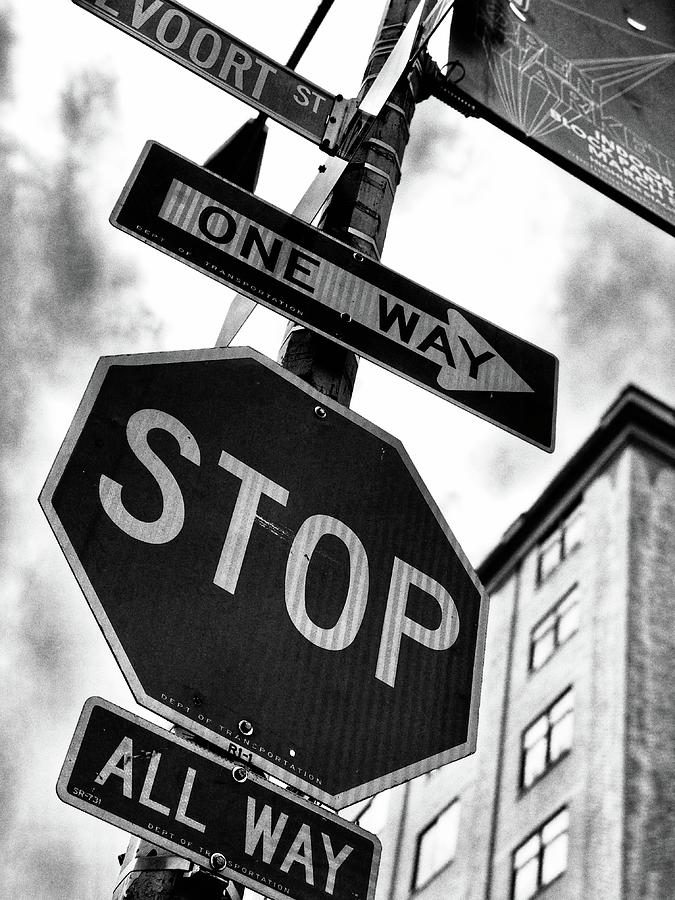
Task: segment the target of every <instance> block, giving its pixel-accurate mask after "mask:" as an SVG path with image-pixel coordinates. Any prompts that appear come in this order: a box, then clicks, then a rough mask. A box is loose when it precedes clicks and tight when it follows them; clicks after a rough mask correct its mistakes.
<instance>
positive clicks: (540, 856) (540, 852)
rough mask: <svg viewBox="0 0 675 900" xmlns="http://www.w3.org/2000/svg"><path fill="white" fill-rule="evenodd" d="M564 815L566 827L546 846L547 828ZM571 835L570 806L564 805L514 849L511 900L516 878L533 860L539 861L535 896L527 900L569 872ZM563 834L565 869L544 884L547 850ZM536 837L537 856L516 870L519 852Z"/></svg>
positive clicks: (512, 899)
mask: <svg viewBox="0 0 675 900" xmlns="http://www.w3.org/2000/svg"><path fill="white" fill-rule="evenodd" d="M563 813H567V821H566V823H565V827H564V828H563V829H562V830H560V831H557V832H556V833H555V834H554V835H553V838H552V839H551V840H550V841H549V842H548V843H546V844H545V843H544V831H545V830H546V829H547V827H548V826H549V825H551V823H553V822H555V820H556V819H557V818H558V816H560V815H562V814H563ZM569 833H570V812H569V806H568V805H567V804H564V805H563V806H561V807H559V808H558V809H557V810H556V811H555V812H554V813H553V814H552V815H551V816H549V817H548V818H547V819H546V820H545V821H543V822H542V823H541V825H539V826H538V827H537V828H535V829H534V831H532V832H530V834H528V835H527V837H525V838H524V839H523V840H522V841H521V842H520V843H519V844H518V846H517V847H515V848H514V850H513V851H512V853H511V891H510V893H509V900H515V897H516V878H517V875H518V873H519V872H521V871H522V870H523V869H524V868H525V865H526V864H527V863H529V862H530V860H532V859H535V858H536V860H537V880H536V889H535V892H534V893H533V894H530V896H529V897H528V898H527V900H530V898H532V897H537V896H539V895H540V894H541V893H542V892H543V891H544V890H546V889H547V888H548V887H550V885H552V884H553V883H554V882H556V881H557V880H558V879H559V878H562V877H563V875H564V874H565V872H566V871H567V869H568V865H569ZM563 834H564V835H565V836H566V847H565V867H564V869H562V870H561V871H560V872H558V873H557V874H556V875H554V876H553V878H551V880H550V881H547V882H544V880H543V869H544V857H545V854H546V850H547V848H549V847H551V846H552V845H553V844H554V843H555V841H557V840H558V839H559V838H560V836H561V835H563ZM535 837H536V838H538V849H537V852H536V854H535V855H533V856H530V857H528V858H527V859H526V861H525V864H523V865H521V866H520V867H519V868H516V856H517V855H518V852H519V851H520V850H521V849H522V848H523V847H525V846H526V845H527V844H528V843H529V842H530V841H531V840H532V839H533V838H535Z"/></svg>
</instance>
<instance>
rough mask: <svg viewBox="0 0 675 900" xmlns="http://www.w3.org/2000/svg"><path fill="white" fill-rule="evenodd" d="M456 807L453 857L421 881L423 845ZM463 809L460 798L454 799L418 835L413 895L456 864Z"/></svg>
mask: <svg viewBox="0 0 675 900" xmlns="http://www.w3.org/2000/svg"><path fill="white" fill-rule="evenodd" d="M455 806H456V807H457V813H456V816H457V826H456V829H455V836H454V837H455V840H454V845H453V847H452V855H451V856H450V857H449V858H448V859H445V861H444V862H443V863H442V865H440V866H438V868H435V869H434V870H433V871H432V872H431V874H430V875H428V876H427V877H426V878H425V880H424V881H419V874H420V860H421V858H422V844H423V841H424V838H425V837H426V836H427V835H428V834H429V833H430V832H431V831H432V830H433V829H434V828H435V827H436V826H437V825H438V823H439V821H440V820H441V819H442V818H443V816H444V815H445V814H446V813H448V812H449V811H450V810H451V809H452V808H453V807H455ZM461 809H462V807H461V802H460V798H459V797H454V798H453V799H452V800H451V801H450V803H448V804H447V805H446V806H444V807H443V809H442V810H441V811H440V812H439V813H438V814H437V815H436V816H434V818H433V819H431V820H430V821H429V822H427V824H426V825H425V826H424V828H423V829H422V830H421V831H420V832H419V834H418V835H417V841H416V843H415V862H414V865H413V871H412V885H411V889H412V891H413V893H415V892H417V891H421V890H423V889H424V888H425V887H427V885H429V884H431V882H432V881H433V880H434V879H435V878H437V877H438V876H439V875H440V874H441V872H444V871H445V870H446V869H447V868H448V866H450V865H452V863H453V862H454V860H455V856H456V854H457V842H458V840H459V822H460V814H461Z"/></svg>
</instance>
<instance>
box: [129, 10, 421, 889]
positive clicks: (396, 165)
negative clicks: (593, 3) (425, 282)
mask: <svg viewBox="0 0 675 900" xmlns="http://www.w3.org/2000/svg"><path fill="white" fill-rule="evenodd" d="M417 3H418V0H388V6H387V9H386V11H385V13H384V16H383V19H382V22H381V24H380V29H379V33H378V34H377V37H376V39H375V43H374V44H373V48H372V51H371V54H370V58H369V60H368V64H367V67H366V71H365V74H364V78H363V84H362V87H361V94H364V93H365V92H366V91H367V90H368V87H369V86H370V83H371V82H372V80H373V79H374V78H375V77H376V76H377V73H378V72H379V71H380V69H381V68H382V66H383V64H384V62H385V60H386V58H387V56H388V54H389V52H390V50H391V48H392V46H393V45H394V43H395V42H396V40H397V38H398V37H399V35H400V34H401V32H402V31H403V29H404V27H405V24H406V22H407V21H408V19H409V18H410V16H411V15H412V13H413V11H414V9H415V7H416V6H417ZM424 58H425V57H424V55H421V56H420V57H419V58H418V60H417V61H416V63H415V65H414V67H413V69H412V71H411V72H410V73H409V74H408V76H407V77H405V78H402V79H401V81H400V82H399V84H398V85H397V87H396V88H395V90H394V92H393V93H392V95H391V97H390V98H389V100H388V101H387V103H386V104H385V106H384V108H383V110H382V112H381V113H380V116H379V121H378V123H377V125H376V127H375V129H374V130H373V132H372V133H371V135H370V137H369V138H368V140H366V141H364V143H363V144H362V146H361V147H360V148H359V150H358V151H357V153H356V156H355V158H354V160H353V161H352V162H351V163H350V165H349V166H348V168H347V170H346V172H345V174H344V176H343V177H342V179H341V181H340V183H339V184H338V186H337V188H336V190H335V191H334V193H333V196H332V198H331V201H330V203H329V205H328V207H327V209H326V213H325V215H324V219H323V221H322V223H321V227H322V229H323V230H324V231H326V232H327V233H329V234H331V235H333V236H334V237H337V238H339V239H340V240H342V241H344V242H345V243H347V244H350V245H351V246H353V247H354V250H355V252H356V253H360V254H362V255H363V256H370V257H371V258H374V259H377V260H379V258H380V255H381V253H382V247H383V245H384V239H385V235H386V230H387V225H388V222H389V216H390V214H391V210H392V206H393V203H394V196H395V193H396V188H397V186H398V183H399V180H400V176H401V162H402V160H403V154H404V152H405V148H406V145H407V143H408V138H409V127H410V122H411V120H412V117H413V113H414V111H415V104H416V103H417V102H418V101H419V100H422V99H424V97H425V96H427V95H426V94H425V93H424V77H423V75H424V71H423V65H424ZM279 357H280V363H281V365H282V366H283V367H284V368H285V369H287V370H288V371H290V372H292V373H293V374H295V375H298V376H299V377H300V378H302V379H303V380H304V381H306V382H308V383H309V384H310V385H312V387H314V388H316V389H317V390H319V391H320V392H321V393H324V394H326V395H328V396H329V397H331V398H333V399H334V400H336V401H337V402H339V403H341V404H343V405H344V406H347V407H348V406H349V404H350V400H351V396H352V391H353V388H354V382H355V379H356V372H357V368H358V361H357V358H356V356H355V354H354V353H353V352H352V351H351V350H347V349H345V348H343V347H341V346H339V345H337V344H334V343H333V342H331V341H330V340H328V339H327V338H324V337H323V336H322V335H319V334H316V333H315V332H313V331H310V330H308V329H306V328H303V327H301V326H297V325H294V324H290V325H289V328H288V331H287V333H286V336H285V338H284V341H283V344H282V347H281V350H280V354H279ZM158 854H159V855H158ZM164 857H166V859H164ZM153 860H155V861H156V863H153ZM175 862H176V858H174V857H170V856H168V855H167V854H166V853H165V851H163V850H161V849H159V848H156V847H154V846H153V845H151V844H149V843H148V842H147V841H138V840H137V839H135V838H132V839H131V842H130V845H129V848H128V850H127V854H126V856H125V857H124V862H123V869H122V871H123V872H124V871H125V869H126V871H127V872H129V874H130V875H131V877H129V876H127V877H123V878H122V880H121V881H120V883H119V884H118V885H117V888H116V889H115V893H114V897H113V900H122V898H124V900H189V898H191V897H193V896H195V897H196V896H199V897H200V898H201V900H206V897H207V893H206V892H207V891H208V890H211V891H213V893H212V894H209V896H213V897H216V896H223V897H230V898H233V900H234V898H240V897H241V896H243V888H241V887H240V886H236V887H235V885H234V883H233V882H231V881H230V882H229V884H228V885H227V886H226V885H225V884H224V882H222V881H219V880H216V879H211V880H210V881H211V883H210V884H208V882H207V883H205V882H204V880H203V876H202V877H199V876H200V875H201V873H199V875H198V876H195V875H192V877H189V878H186V877H185V873H184V872H183V871H180V870H179V867H178V866H177V865H174V864H173V863H175ZM178 862H179V861H178ZM163 863H164V864H163ZM128 866H129V867H130V868H127V867H128ZM146 866H147V868H146ZM132 873H133V874H132ZM197 882H199V884H197ZM195 890H196V893H194V891H195Z"/></svg>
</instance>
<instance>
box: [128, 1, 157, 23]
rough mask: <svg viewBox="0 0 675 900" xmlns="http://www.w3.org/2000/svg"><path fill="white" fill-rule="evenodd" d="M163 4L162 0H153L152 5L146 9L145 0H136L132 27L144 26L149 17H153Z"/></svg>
mask: <svg viewBox="0 0 675 900" xmlns="http://www.w3.org/2000/svg"><path fill="white" fill-rule="evenodd" d="M163 6H164V4H163V3H162V0H153V2H152V3H151V4H150V6H149V7H148V8H147V9H145V0H136V2H135V4H134V11H133V14H132V16H131V26H132V28H142V27H143V25H145V23H146V22H147V21H148V19H151V18H152V17H153V16H154V15H155V13H156V12H157V11H158V10H160V9H161V8H162V7H163Z"/></svg>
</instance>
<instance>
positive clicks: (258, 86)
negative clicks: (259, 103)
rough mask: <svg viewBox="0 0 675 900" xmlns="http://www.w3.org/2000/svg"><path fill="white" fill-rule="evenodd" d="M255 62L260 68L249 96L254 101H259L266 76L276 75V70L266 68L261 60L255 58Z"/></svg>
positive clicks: (270, 67) (265, 64) (269, 67)
mask: <svg viewBox="0 0 675 900" xmlns="http://www.w3.org/2000/svg"><path fill="white" fill-rule="evenodd" d="M256 62H257V63H258V65H259V66H260V71H259V72H258V77H257V79H256V82H255V86H254V88H253V91H252V93H251V96H252V97H253V98H254V99H255V100H259V99H260V95H261V94H262V92H263V88H264V87H265V82H266V81H267V76H268V75H269V74H270V72H271V73H272V74H273V75H276V73H277V70H276V69H274V68H273V67H272V66H268V65H267V63H266V62H264V61H263V60H262V59H258V58H257V57H256Z"/></svg>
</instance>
